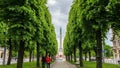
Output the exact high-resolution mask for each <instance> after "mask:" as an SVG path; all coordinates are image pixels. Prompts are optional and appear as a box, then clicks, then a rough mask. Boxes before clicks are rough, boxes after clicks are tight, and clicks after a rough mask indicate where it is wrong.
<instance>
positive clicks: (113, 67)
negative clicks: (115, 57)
mask: <svg viewBox="0 0 120 68" xmlns="http://www.w3.org/2000/svg"><path fill="white" fill-rule="evenodd" d="M77 66H78V68H96V63H95V62H84V67H79V65H77ZM103 68H120V64H107V63H103Z"/></svg>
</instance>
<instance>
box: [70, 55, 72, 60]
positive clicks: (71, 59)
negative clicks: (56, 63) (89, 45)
mask: <svg viewBox="0 0 120 68" xmlns="http://www.w3.org/2000/svg"><path fill="white" fill-rule="evenodd" d="M70 61H72V53H71V54H70Z"/></svg>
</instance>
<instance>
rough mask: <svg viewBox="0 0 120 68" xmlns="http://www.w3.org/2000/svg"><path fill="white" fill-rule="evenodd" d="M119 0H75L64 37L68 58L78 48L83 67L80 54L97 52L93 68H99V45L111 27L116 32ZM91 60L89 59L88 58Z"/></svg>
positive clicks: (117, 28) (100, 63)
mask: <svg viewBox="0 0 120 68" xmlns="http://www.w3.org/2000/svg"><path fill="white" fill-rule="evenodd" d="M119 5H120V1H119V0H74V1H73V5H72V7H71V10H70V12H69V20H68V21H69V22H68V25H67V32H66V35H65V38H64V54H65V55H66V59H67V60H69V59H70V57H72V53H73V54H74V60H75V61H76V49H77V48H78V49H79V61H80V66H81V67H83V53H85V54H86V53H89V57H91V50H93V51H94V52H95V54H96V68H102V48H103V46H104V45H103V44H104V43H105V38H106V33H107V32H108V30H109V29H110V28H111V29H112V30H113V33H115V34H118V35H119V27H118V26H119V22H120V15H119V12H120V6H119ZM89 59H90V58H89Z"/></svg>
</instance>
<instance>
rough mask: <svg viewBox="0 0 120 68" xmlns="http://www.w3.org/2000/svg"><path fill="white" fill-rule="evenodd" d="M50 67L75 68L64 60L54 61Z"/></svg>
mask: <svg viewBox="0 0 120 68" xmlns="http://www.w3.org/2000/svg"><path fill="white" fill-rule="evenodd" d="M51 68H76V66H75V65H72V64H70V63H68V62H66V61H62V62H54V63H53V64H51Z"/></svg>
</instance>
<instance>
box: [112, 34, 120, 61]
mask: <svg viewBox="0 0 120 68" xmlns="http://www.w3.org/2000/svg"><path fill="white" fill-rule="evenodd" d="M113 55H114V59H116V60H120V38H119V37H118V36H117V35H113Z"/></svg>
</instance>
